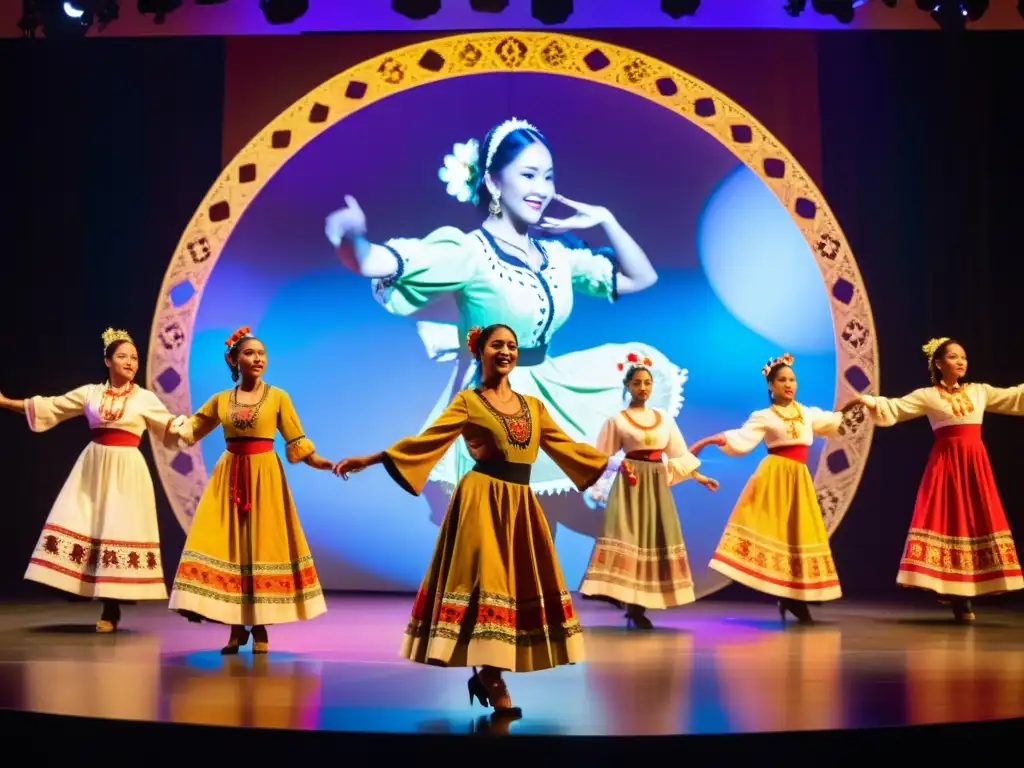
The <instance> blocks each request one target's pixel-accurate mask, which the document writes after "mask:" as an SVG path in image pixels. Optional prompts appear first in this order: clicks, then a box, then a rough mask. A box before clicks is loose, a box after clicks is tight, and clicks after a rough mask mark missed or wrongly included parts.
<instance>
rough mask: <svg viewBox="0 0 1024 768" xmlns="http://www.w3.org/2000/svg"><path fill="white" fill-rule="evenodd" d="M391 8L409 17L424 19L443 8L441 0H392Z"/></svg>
mask: <svg viewBox="0 0 1024 768" xmlns="http://www.w3.org/2000/svg"><path fill="white" fill-rule="evenodd" d="M391 9H392V10H393V11H395V12H396V13H400V14H402V15H403V16H405V17H407V18H410V19H416V21H422V20H423V19H425V18H427V17H428V16H433V15H434V14H435V13H437V12H438V11H440V10H441V0H391Z"/></svg>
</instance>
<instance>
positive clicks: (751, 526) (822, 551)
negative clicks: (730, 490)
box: [709, 356, 843, 602]
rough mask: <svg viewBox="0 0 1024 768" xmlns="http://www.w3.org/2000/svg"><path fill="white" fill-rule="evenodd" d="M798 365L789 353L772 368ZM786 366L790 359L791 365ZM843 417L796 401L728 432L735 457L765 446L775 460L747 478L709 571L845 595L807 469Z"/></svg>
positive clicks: (748, 582)
mask: <svg viewBox="0 0 1024 768" xmlns="http://www.w3.org/2000/svg"><path fill="white" fill-rule="evenodd" d="M784 360H786V361H791V360H792V358H790V357H789V356H784V358H778V359H776V360H773V361H772V362H771V363H769V365H767V366H765V369H766V370H764V371H762V373H764V374H765V375H767V369H770V367H771V366H773V365H775V364H776V363H780V362H783V361H784ZM785 364H786V365H788V364H789V362H785ZM842 420H843V415H842V413H838V412H836V413H832V412H828V411H823V410H821V409H819V408H812V407H809V406H806V405H803V404H802V403H798V402H796V401H794V402H792V403H790V404H789V405H788V406H786V407H785V408H782V407H780V406H777V405H772V406H771V407H770V408H765V409H763V410H759V411H754V412H753V413H752V414H750V416H749V417H748V419H747V421H746V423H745V424H744V425H743V426H742V427H740V428H739V429H732V430H728V431H726V432H723V433H722V436H723V437H724V438H725V441H726V442H725V445H723V446H721V450H722V452H723V453H725V454H726V455H727V456H743V455H745V454H748V453H750V452H751V451H752V450H754V448H756V447H757V446H758V445H759V444H760V443H761V442H762V441H764V444H765V447H766V448H767V449H768V455H767V456H766V457H765V458H764V459H762V461H761V463H760V464H758V466H757V469H756V470H755V471H754V474H753V475H752V476H751V477H750V479H749V480H748V481H747V484H746V485H745V486H744V488H743V490H742V492H741V493H740V496H739V499H738V500H737V502H736V506H735V507H734V508H733V511H732V514H731V515H730V516H729V522H728V523H727V524H726V526H725V531H724V532H723V534H722V538H721V540H720V541H719V544H718V547H717V548H716V549H715V553H714V555H713V556H712V558H711V562H710V564H709V566H710V567H711V568H713V569H714V570H716V571H718V572H719V573H721V574H723V575H724V576H728V577H729V578H730V579H732V580H733V581H737V582H739V583H740V584H743V585H745V586H748V587H750V588H751V589H756V590H758V591H759V592H764V593H766V594H769V595H774V596H776V597H779V598H783V599H788V600H796V601H800V602H819V601H825V600H836V599H837V598H839V597H841V596H842V590H841V588H840V585H839V575H838V573H837V572H836V566H835V563H834V562H833V560H832V550H831V547H830V546H829V541H828V532H827V531H826V530H825V523H824V521H823V519H822V514H821V507H820V506H819V505H818V497H817V494H816V493H815V490H814V482H813V480H812V478H811V473H810V472H809V471H808V469H807V454H808V449H809V448H810V446H811V444H812V443H813V442H814V438H815V436H827V435H832V434H835V433H836V432H837V431H838V429H839V427H840V425H841V424H842Z"/></svg>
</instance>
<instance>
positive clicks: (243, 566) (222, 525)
mask: <svg viewBox="0 0 1024 768" xmlns="http://www.w3.org/2000/svg"><path fill="white" fill-rule="evenodd" d="M226 344H227V347H228V352H227V354H226V355H225V358H226V360H227V363H228V366H229V367H230V368H231V375H232V378H233V379H234V380H235V381H239V379H240V380H241V381H240V382H239V385H238V386H237V387H235V388H233V389H229V390H227V391H225V392H220V393H218V394H216V395H214V396H213V397H211V398H210V399H209V400H208V401H207V402H206V404H205V405H204V406H203V407H202V408H200V409H199V411H198V412H196V414H195V415H194V416H193V417H192V419H191V422H190V423H187V424H186V425H185V426H184V427H182V429H181V437H182V439H183V440H184V442H186V443H188V444H190V445H191V444H194V443H195V442H196V441H198V440H201V439H202V438H203V437H205V436H206V435H208V434H210V433H211V432H212V431H213V430H214V429H216V428H217V427H218V426H221V427H223V428H224V437H225V439H226V441H227V450H226V451H225V452H224V454H223V455H222V456H221V457H220V460H219V461H218V462H217V465H216V466H215V467H214V469H213V473H212V475H211V476H210V482H209V484H208V485H207V486H206V490H205V491H204V492H203V496H202V498H201V499H200V500H199V506H198V507H197V508H196V513H195V516H194V517H193V519H192V526H191V528H190V529H189V532H188V538H187V539H186V541H185V550H184V552H182V555H181V562H180V564H179V565H178V571H177V574H176V575H175V577H174V587H173V589H172V591H171V601H170V608H171V610H176V611H179V612H181V613H183V614H184V615H185V616H187V617H189V618H190V619H192V620H195V618H196V616H201V617H204V618H206V619H210V620H212V621H216V622H219V623H222V624H230V625H231V635H230V638H229V642H228V644H227V646H225V647H224V648H223V649H222V650H221V652H222V653H225V654H231V653H238V650H239V648H241V647H242V646H244V645H245V644H246V643H247V642H248V641H249V631H248V630H247V629H246V627H247V626H251V627H252V638H253V647H252V650H253V653H266V652H267V649H268V642H269V640H268V637H267V629H266V625H267V624H285V623H287V622H292V621H301V620H304V619H312V618H315V617H316V616H319V615H320V614H321V613H323V612H324V611H326V610H327V605H326V603H325V602H324V596H323V590H322V589H321V587H320V580H319V579H318V578H317V574H316V568H315V567H314V566H313V557H312V555H311V554H310V551H309V546H308V545H307V544H306V537H305V535H304V534H303V532H302V526H301V525H299V516H298V513H297V512H296V510H295V502H294V501H292V495H291V492H290V491H289V489H288V482H287V480H286V479H285V476H284V467H283V466H282V464H281V460H280V459H279V458H278V456H277V454H276V453H275V452H274V435H275V434H276V433H277V432H278V431H280V432H281V435H282V436H283V437H284V439H285V441H286V442H285V456H286V457H287V459H288V461H289V462H290V463H292V464H295V463H297V462H300V461H302V462H305V463H306V464H308V465H309V466H311V467H313V468H314V469H324V470H329V469H331V467H332V466H333V464H332V463H331V462H330V461H328V460H327V459H325V458H323V457H322V456H318V455H317V454H316V451H315V448H314V446H313V443H312V442H310V440H309V439H308V438H307V437H306V436H305V434H304V433H303V431H302V425H301V424H300V423H299V417H298V415H297V414H296V413H295V408H294V406H293V405H292V401H291V398H289V397H288V393H287V392H285V391H284V390H283V389H278V388H276V387H272V386H271V385H269V384H267V383H266V382H265V381H264V380H263V378H262V376H263V371H264V369H265V368H266V364H267V353H266V349H265V348H264V346H263V343H262V342H261V341H260V340H259V339H257V338H255V337H253V336H250V335H249V329H248V328H240V329H239V330H238V331H236V332H235V333H234V334H233V335H232V336H231V338H230V339H228V340H227V342H226Z"/></svg>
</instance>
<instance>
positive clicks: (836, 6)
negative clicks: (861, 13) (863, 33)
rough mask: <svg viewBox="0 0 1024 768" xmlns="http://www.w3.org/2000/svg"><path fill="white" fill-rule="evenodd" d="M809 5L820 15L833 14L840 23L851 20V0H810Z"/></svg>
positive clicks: (846, 22) (847, 22)
mask: <svg viewBox="0 0 1024 768" xmlns="http://www.w3.org/2000/svg"><path fill="white" fill-rule="evenodd" d="M811 7H812V8H814V10H816V11H817V12H818V13H820V14H821V15H822V16H833V17H835V19H836V21H838V22H839V23H840V24H849V23H850V22H852V21H853V0H811Z"/></svg>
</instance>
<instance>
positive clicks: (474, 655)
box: [384, 390, 608, 672]
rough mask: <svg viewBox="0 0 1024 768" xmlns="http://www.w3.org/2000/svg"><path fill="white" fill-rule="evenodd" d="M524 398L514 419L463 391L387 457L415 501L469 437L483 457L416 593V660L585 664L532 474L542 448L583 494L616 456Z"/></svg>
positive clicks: (412, 633)
mask: <svg viewBox="0 0 1024 768" xmlns="http://www.w3.org/2000/svg"><path fill="white" fill-rule="evenodd" d="M517 397H518V398H519V411H518V412H517V413H516V414H515V415H506V414H503V413H500V412H499V411H497V410H496V409H495V408H494V407H493V406H491V404H490V403H488V402H487V400H485V399H484V397H483V396H482V395H481V394H480V393H478V392H477V391H475V390H463V391H461V392H459V393H458V394H457V395H456V396H455V399H454V400H452V402H451V403H450V404H449V406H448V408H447V409H445V411H444V412H443V413H442V414H441V415H440V416H439V417H438V418H437V420H436V421H434V423H433V424H431V425H430V426H429V427H427V428H426V429H425V430H424V431H423V432H422V433H421V434H419V435H417V436H415V437H408V438H405V439H404V440H400V441H399V442H397V443H395V444H394V445H393V446H391V448H389V449H388V450H387V451H385V453H384V466H385V468H386V469H387V471H388V474H390V475H391V477H392V478H393V479H394V480H395V482H397V483H398V484H399V485H400V486H401V487H402V488H404V489H405V490H406V491H408V492H409V493H412V494H414V495H419V494H420V492H421V491H422V490H423V486H424V485H425V484H426V482H427V478H428V477H429V475H430V472H431V470H432V469H433V467H434V465H435V464H436V463H437V462H438V460H439V459H440V458H441V457H442V456H443V455H444V454H445V452H446V451H447V450H448V449H449V448H450V447H451V445H452V443H453V442H455V439H456V438H458V437H459V436H460V435H462V436H463V437H464V438H465V442H466V446H467V448H468V449H469V452H470V454H471V455H472V456H473V458H474V459H475V461H476V464H475V466H474V467H473V469H472V470H471V471H469V472H467V473H466V474H465V475H464V476H463V477H462V479H461V480H460V481H459V484H458V486H457V487H456V488H455V491H454V493H453V494H452V499H451V502H450V504H449V506H448V511H447V513H446V514H445V518H444V522H443V523H442V524H441V530H440V532H439V534H438V540H437V546H436V548H435V550H434V555H433V558H432V560H431V563H430V567H429V569H428V570H427V573H426V576H424V578H423V583H422V585H421V586H420V590H419V593H418V594H417V595H416V602H415V604H414V605H413V609H412V617H411V618H410V620H409V624H408V627H407V628H406V631H405V640H404V642H403V643H402V649H401V655H402V656H403V657H405V658H407V659H410V660H412V661H416V662H419V663H422V664H436V665H440V666H452V667H466V666H492V667H497V668H499V669H506V670H511V671H514V672H528V671H533V670H541V669H550V668H551V667H556V666H559V665H562V664H574V663H576V662H578V661H581V660H582V659H583V637H582V635H581V629H580V624H579V621H578V620H577V618H576V614H575V611H574V609H573V605H572V599H571V598H570V596H569V591H568V589H567V588H566V585H565V579H564V577H563V576H562V569H561V567H560V566H559V564H558V559H557V557H556V555H555V548H554V544H553V542H552V540H551V531H550V529H549V528H548V524H547V520H546V519H545V517H544V512H543V510H542V509H541V507H540V503H539V502H538V501H537V497H536V496H535V495H534V493H533V491H532V490H531V489H530V485H529V483H530V470H531V467H532V465H533V463H534V462H535V461H536V460H537V457H538V455H539V454H540V452H541V451H543V452H544V453H545V454H546V455H547V456H549V457H550V458H551V460H552V461H554V462H555V464H556V465H557V466H558V467H559V469H561V471H562V472H564V473H565V474H566V476H567V477H568V478H569V479H570V480H571V481H572V483H573V485H575V486H576V488H578V489H579V490H581V491H583V490H586V489H587V488H589V487H590V486H591V485H593V484H594V483H595V482H597V480H598V479H599V478H600V477H601V475H602V473H603V472H604V470H605V467H606V466H607V464H608V455H607V454H606V453H603V452H601V451H599V450H597V449H596V448H593V447H591V446H589V445H586V444H585V443H577V442H575V441H573V440H572V439H571V438H570V437H569V436H568V435H566V434H565V432H563V431H562V429H561V428H560V427H559V426H558V425H557V424H556V423H555V421H554V419H552V418H551V415H550V414H549V413H548V411H547V408H545V407H544V404H543V403H542V402H541V401H540V400H538V399H536V398H534V397H529V396H524V395H517Z"/></svg>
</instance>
